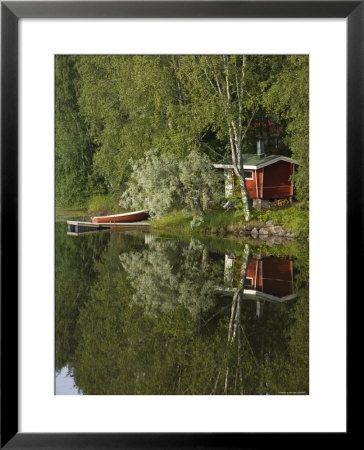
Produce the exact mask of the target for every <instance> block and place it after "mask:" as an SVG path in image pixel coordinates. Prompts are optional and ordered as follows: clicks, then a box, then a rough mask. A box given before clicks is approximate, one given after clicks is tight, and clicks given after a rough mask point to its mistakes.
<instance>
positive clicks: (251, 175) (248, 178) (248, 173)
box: [244, 170, 253, 180]
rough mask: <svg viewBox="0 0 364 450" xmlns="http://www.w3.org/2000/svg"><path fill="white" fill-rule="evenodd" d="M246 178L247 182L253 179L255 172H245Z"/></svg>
mask: <svg viewBox="0 0 364 450" xmlns="http://www.w3.org/2000/svg"><path fill="white" fill-rule="evenodd" d="M244 177H245V179H246V180H252V179H253V171H252V170H244Z"/></svg>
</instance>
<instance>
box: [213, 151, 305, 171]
mask: <svg viewBox="0 0 364 450" xmlns="http://www.w3.org/2000/svg"><path fill="white" fill-rule="evenodd" d="M243 161H244V169H260V168H261V167H264V166H269V165H270V164H274V163H276V162H278V161H287V162H289V163H294V164H297V162H296V161H294V160H293V159H291V158H288V157H287V156H283V155H267V156H263V157H259V156H258V155H257V154H256V153H243ZM214 167H216V168H217V169H233V163H232V159H231V158H226V159H223V160H221V161H219V162H218V163H215V164H214Z"/></svg>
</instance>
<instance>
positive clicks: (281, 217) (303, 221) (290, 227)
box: [151, 203, 309, 239]
mask: <svg viewBox="0 0 364 450" xmlns="http://www.w3.org/2000/svg"><path fill="white" fill-rule="evenodd" d="M269 220H271V221H272V222H273V225H281V226H283V227H284V229H285V230H286V231H289V232H291V233H294V234H295V236H296V237H297V238H299V239H301V238H302V239H303V238H307V237H308V231H309V212H308V209H307V208H306V207H305V206H304V205H302V204H300V203H295V204H293V205H291V206H288V207H284V208H283V207H282V208H275V209H270V210H267V211H260V210H253V211H252V214H251V219H250V222H249V223H247V222H245V220H244V217H243V216H242V215H241V213H240V212H239V211H225V210H223V209H214V210H211V211H210V212H208V213H207V214H205V215H204V216H203V217H201V216H197V217H196V216H195V217H194V216H193V214H187V213H183V212H181V211H178V212H174V213H171V214H169V215H168V216H166V217H163V218H162V219H159V220H153V221H152V222H151V224H152V227H153V228H155V229H162V230H170V231H174V232H179V233H196V232H197V233H202V234H210V233H213V234H226V233H232V234H233V233H234V232H235V231H236V230H239V229H242V228H243V227H244V226H247V225H248V226H249V227H256V228H257V229H259V228H261V227H262V226H264V225H265V223H266V222H267V221H269Z"/></svg>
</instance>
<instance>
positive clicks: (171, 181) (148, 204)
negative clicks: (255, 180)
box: [120, 150, 223, 218]
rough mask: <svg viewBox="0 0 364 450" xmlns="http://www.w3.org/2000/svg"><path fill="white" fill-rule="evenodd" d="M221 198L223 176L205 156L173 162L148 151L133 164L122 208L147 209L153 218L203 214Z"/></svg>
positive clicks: (194, 151)
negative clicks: (180, 212)
mask: <svg viewBox="0 0 364 450" xmlns="http://www.w3.org/2000/svg"><path fill="white" fill-rule="evenodd" d="M222 196H223V188H222V174H221V173H220V171H217V170H215V169H214V168H213V166H212V162H211V161H210V160H209V158H208V157H207V156H206V155H200V154H199V153H198V152H197V151H196V150H193V151H192V152H191V153H190V154H189V155H188V157H187V158H185V159H172V158H171V157H170V156H169V155H167V154H162V155H158V153H157V152H156V151H149V152H148V153H147V154H146V155H145V157H144V158H143V159H140V160H137V161H133V162H132V175H131V178H130V181H129V184H128V188H127V190H126V191H125V192H124V193H123V195H122V197H121V201H120V206H123V207H125V208H129V209H133V210H136V209H145V210H147V211H148V212H149V214H150V216H151V217H153V218H160V217H161V216H163V215H164V214H167V213H168V212H170V211H172V210H173V209H178V208H184V209H186V210H188V211H198V212H199V213H200V214H204V213H205V212H206V210H207V207H208V203H209V202H210V201H217V200H220V199H221V198H222Z"/></svg>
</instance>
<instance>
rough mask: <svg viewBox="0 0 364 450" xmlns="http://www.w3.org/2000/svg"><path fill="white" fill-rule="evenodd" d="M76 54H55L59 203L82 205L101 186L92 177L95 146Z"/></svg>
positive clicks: (57, 188) (56, 158) (57, 196)
mask: <svg viewBox="0 0 364 450" xmlns="http://www.w3.org/2000/svg"><path fill="white" fill-rule="evenodd" d="M77 60H78V57H77V56H57V57H56V105H55V114H56V155H55V160H56V203H57V205H59V206H83V205H84V204H85V202H86V199H87V197H88V196H89V195H90V193H91V192H95V191H97V190H98V187H97V183H96V182H95V179H94V178H93V167H92V156H93V153H94V146H93V143H92V140H91V139H90V136H89V134H88V132H87V126H86V124H85V121H84V120H83V117H82V115H81V114H80V111H79V107H78V104H77V98H78V89H79V85H80V80H79V76H78V72H77V69H76V64H77Z"/></svg>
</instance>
